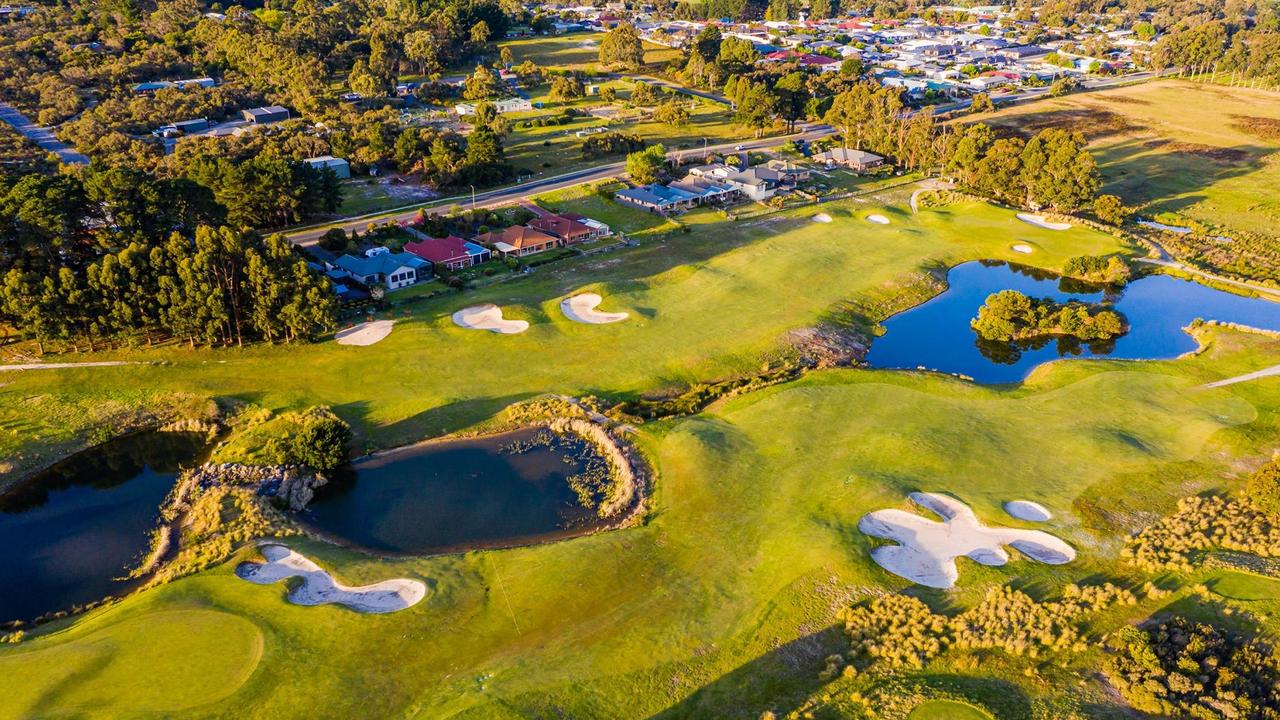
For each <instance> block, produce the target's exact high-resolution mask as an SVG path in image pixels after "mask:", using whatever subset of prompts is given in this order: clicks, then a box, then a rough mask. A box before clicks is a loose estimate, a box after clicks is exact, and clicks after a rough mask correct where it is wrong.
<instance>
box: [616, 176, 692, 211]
mask: <svg viewBox="0 0 1280 720" xmlns="http://www.w3.org/2000/svg"><path fill="white" fill-rule="evenodd" d="M614 198H615V199H616V200H617V201H618V202H621V203H624V204H627V205H634V206H635V207H640V208H645V209H647V210H654V211H657V212H663V213H665V212H678V211H680V210H688V209H689V208H691V207H693V206H694V205H697V204H698V197H697V196H696V195H692V194H690V193H687V192H685V191H684V190H680V189H678V188H669V187H667V186H665V185H659V184H657V183H654V184H652V185H641V186H640V187H635V188H627V189H626V190H620V191H619V192H618V193H617V194H616V195H614Z"/></svg>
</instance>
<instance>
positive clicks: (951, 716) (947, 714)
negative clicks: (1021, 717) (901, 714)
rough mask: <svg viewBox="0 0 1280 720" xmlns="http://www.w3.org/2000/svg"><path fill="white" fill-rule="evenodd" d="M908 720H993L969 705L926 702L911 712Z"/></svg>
mask: <svg viewBox="0 0 1280 720" xmlns="http://www.w3.org/2000/svg"><path fill="white" fill-rule="evenodd" d="M907 720H991V716H990V715H988V714H987V713H985V712H983V711H981V710H979V709H978V708H976V707H974V706H972V705H969V704H967V703H962V702H956V701H954V700H926V701H925V702H923V703H920V704H919V705H917V706H916V709H914V710H912V711H911V714H910V715H908V716H907Z"/></svg>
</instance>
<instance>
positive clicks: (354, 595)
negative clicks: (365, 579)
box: [236, 545, 427, 613]
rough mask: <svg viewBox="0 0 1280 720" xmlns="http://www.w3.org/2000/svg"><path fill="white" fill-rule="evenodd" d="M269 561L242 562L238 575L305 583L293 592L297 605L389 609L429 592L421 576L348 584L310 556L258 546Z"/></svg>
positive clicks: (418, 599) (414, 602)
mask: <svg viewBox="0 0 1280 720" xmlns="http://www.w3.org/2000/svg"><path fill="white" fill-rule="evenodd" d="M258 550H259V551H260V552H261V553H262V556H263V557H264V558H266V559H267V562H265V563H257V562H247V563H241V564H240V566H239V567H237V568H236V575H237V576H239V577H240V578H241V579H243V580H248V581H249V582H251V583H257V584H259V585H270V584H272V583H277V582H280V581H281V580H285V579H287V578H291V577H299V578H302V584H300V585H298V586H297V587H296V588H294V589H293V590H291V591H290V592H289V602H291V603H293V604H294V605H308V606H311V605H329V604H331V603H336V604H338V605H345V606H347V607H349V608H351V609H352V610H355V611H357V612H362V613H389V612H395V611H397V610H404V609H405V608H410V607H413V606H414V605H417V604H418V603H419V602H421V601H422V598H424V597H426V595H427V586H426V585H424V584H423V583H421V582H418V581H417V580H407V579H405V578H396V579H395V580H383V581H382V582H379V583H374V584H372V585H364V586H362V587H347V586H346V585H342V584H340V583H338V582H336V581H335V580H334V579H333V577H332V576H331V575H329V573H327V572H325V571H324V570H321V569H320V566H318V565H316V564H315V563H313V562H311V561H310V560H308V559H307V558H305V557H303V556H302V555H299V554H298V553H296V552H294V551H292V550H290V549H289V548H287V547H285V546H283V545H263V546H261V547H259V548H258Z"/></svg>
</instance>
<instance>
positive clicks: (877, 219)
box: [867, 213, 889, 225]
mask: <svg viewBox="0 0 1280 720" xmlns="http://www.w3.org/2000/svg"><path fill="white" fill-rule="evenodd" d="M867 222H873V223H875V224H877V225H888V224H889V218H887V217H885V216H883V215H881V214H879V213H873V214H871V215H868V216H867Z"/></svg>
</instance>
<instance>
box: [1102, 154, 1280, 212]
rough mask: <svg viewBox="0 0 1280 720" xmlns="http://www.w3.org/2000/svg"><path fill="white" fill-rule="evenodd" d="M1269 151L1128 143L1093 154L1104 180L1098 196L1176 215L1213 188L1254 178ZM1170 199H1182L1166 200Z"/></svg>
mask: <svg viewBox="0 0 1280 720" xmlns="http://www.w3.org/2000/svg"><path fill="white" fill-rule="evenodd" d="M1274 152H1275V150H1274V149H1272V148H1267V147H1262V146H1255V145H1241V146H1237V147H1231V148H1211V147H1208V146H1203V147H1202V146H1198V145H1183V144H1179V143H1177V142H1175V141H1174V140H1170V139H1158V140H1149V139H1134V140H1127V141H1125V142H1121V143H1118V144H1116V145H1111V146H1108V147H1105V148H1098V149H1095V150H1094V155H1095V157H1096V158H1097V160H1098V165H1099V167H1101V168H1102V172H1103V177H1104V182H1105V184H1104V187H1103V190H1104V192H1115V193H1116V194H1118V195H1120V196H1121V197H1123V198H1124V200H1125V201H1126V202H1128V203H1131V204H1138V203H1148V202H1150V203H1155V204H1156V205H1157V206H1158V208H1159V210H1161V211H1169V212H1176V211H1178V210H1181V209H1183V208H1186V207H1188V206H1190V205H1194V204H1196V203H1198V202H1201V201H1203V200H1205V199H1206V198H1207V195H1206V194H1204V191H1205V190H1207V189H1208V188H1210V187H1212V186H1213V185H1215V184H1216V183H1219V182H1221V181H1223V180H1227V179H1230V178H1234V177H1239V176H1241V175H1247V174H1249V173H1252V172H1255V171H1257V170H1259V169H1261V168H1262V167H1263V166H1264V165H1266V161H1267V157H1268V156H1269V155H1271V154H1273V153H1274ZM1170 194H1178V195H1181V196H1183V197H1178V198H1172V197H1169V195H1170Z"/></svg>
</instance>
